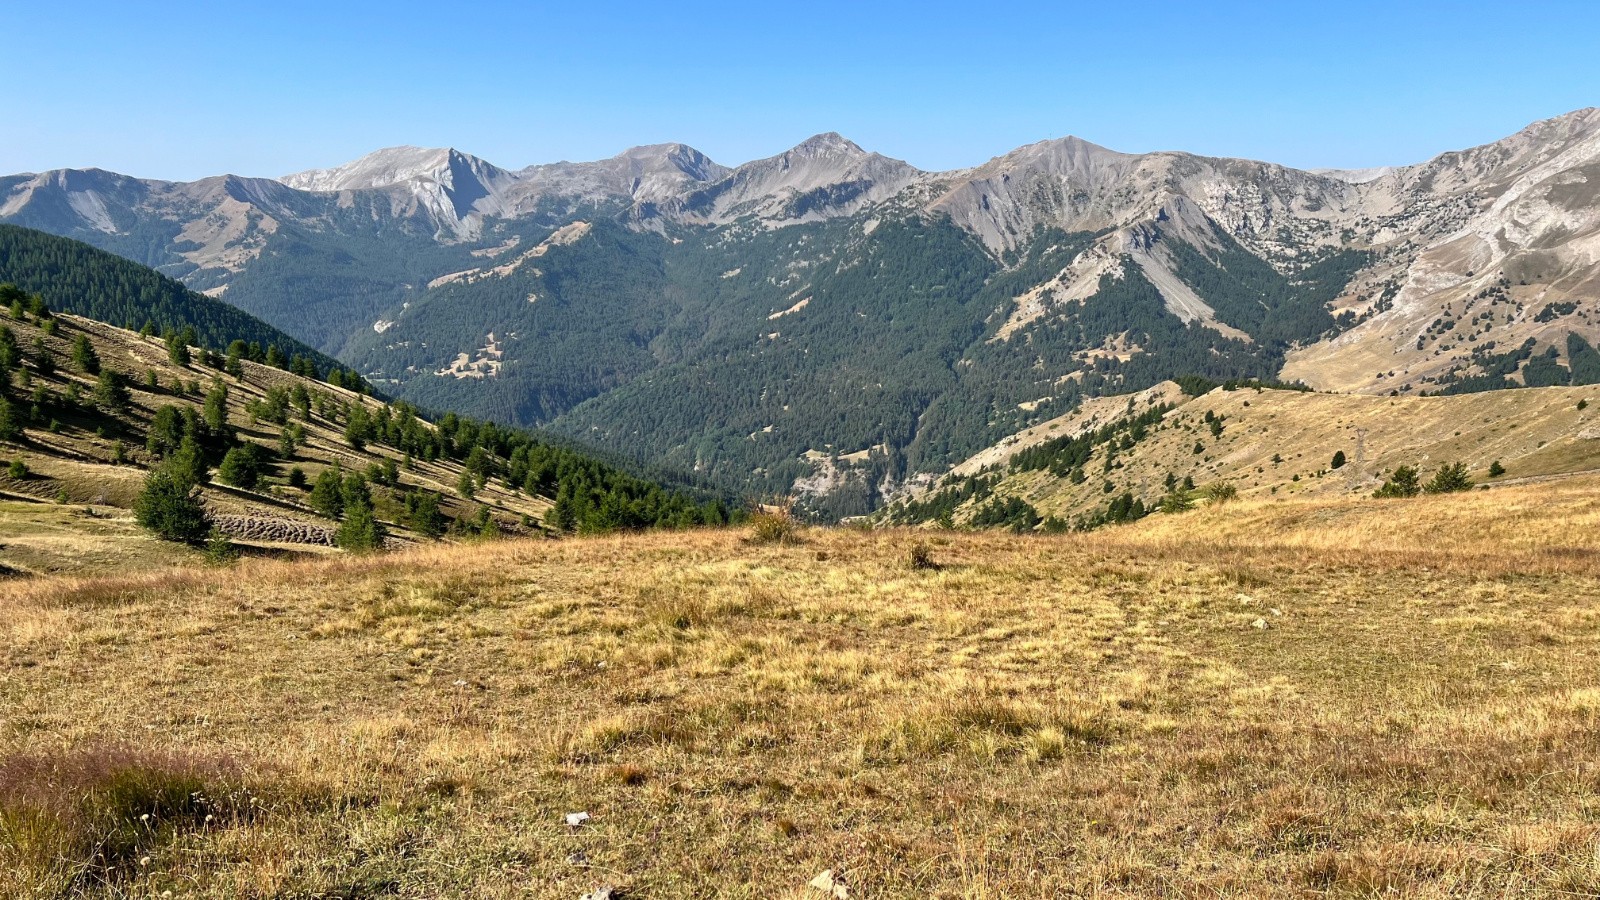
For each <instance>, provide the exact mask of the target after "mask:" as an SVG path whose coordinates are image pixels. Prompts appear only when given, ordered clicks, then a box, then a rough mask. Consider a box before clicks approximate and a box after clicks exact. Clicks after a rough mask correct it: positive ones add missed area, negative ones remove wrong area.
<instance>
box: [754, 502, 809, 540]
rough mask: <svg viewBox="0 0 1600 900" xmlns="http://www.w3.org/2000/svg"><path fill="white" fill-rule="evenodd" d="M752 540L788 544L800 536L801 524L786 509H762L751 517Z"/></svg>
mask: <svg viewBox="0 0 1600 900" xmlns="http://www.w3.org/2000/svg"><path fill="white" fill-rule="evenodd" d="M750 528H751V531H750V541H751V542H752V543H756V544H786V543H789V542H791V541H794V540H796V539H797V537H798V532H799V526H798V525H797V524H796V523H795V520H794V517H793V516H790V515H789V513H788V512H784V511H777V512H773V511H765V510H764V511H762V512H758V513H756V514H755V515H753V516H751V517H750Z"/></svg>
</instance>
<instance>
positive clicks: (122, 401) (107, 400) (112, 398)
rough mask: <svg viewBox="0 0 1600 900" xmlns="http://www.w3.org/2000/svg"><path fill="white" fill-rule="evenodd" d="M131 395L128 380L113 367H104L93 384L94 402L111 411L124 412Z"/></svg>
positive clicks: (131, 397)
mask: <svg viewBox="0 0 1600 900" xmlns="http://www.w3.org/2000/svg"><path fill="white" fill-rule="evenodd" d="M132 399H133V395H132V394H130V393H129V392H128V380H127V379H126V378H125V377H123V375H122V373H121V372H118V371H116V370H115V369H104V370H102V371H101V372H100V378H99V379H98V380H97V381H96V382H95V386H94V402H95V403H97V404H99V405H100V407H101V408H102V409H106V410H110V411H111V412H125V411H126V410H127V409H128V405H129V403H131V402H132Z"/></svg>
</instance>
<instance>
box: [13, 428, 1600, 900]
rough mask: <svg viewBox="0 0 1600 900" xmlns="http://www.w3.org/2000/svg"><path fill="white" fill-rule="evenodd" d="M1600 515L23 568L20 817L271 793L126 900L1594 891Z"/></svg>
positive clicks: (1472, 503)
mask: <svg viewBox="0 0 1600 900" xmlns="http://www.w3.org/2000/svg"><path fill="white" fill-rule="evenodd" d="M1240 399H1243V398H1242V397H1241V398H1240ZM1254 408H1255V406H1254V404H1253V405H1252V409H1254ZM1242 430H1243V429H1241V431H1242ZM1597 490H1600V479H1596V478H1594V477H1576V478H1571V479H1566V480H1563V481H1560V482H1556V483H1549V484H1527V485H1521V486H1511V487H1505V488H1501V489H1497V490H1495V491H1491V492H1474V493H1471V494H1465V495H1450V496H1441V497H1425V498H1418V499H1415V500H1408V501H1388V502H1380V501H1373V500H1367V499H1356V498H1347V497H1327V498H1301V499H1299V500H1296V501H1292V502H1280V501H1275V500H1241V501H1239V502H1237V503H1234V504H1229V505H1225V506H1221V507H1215V508H1208V509H1204V510H1198V511H1195V512H1192V513H1189V514H1185V515H1180V516H1162V517H1154V518H1151V519H1148V520H1145V521H1143V522H1140V523H1137V524H1135V525H1131V526H1125V527H1117V528H1108V529H1104V530H1101V531H1097V532H1093V533H1089V534H1082V535H1069V536H1061V537H1015V536H1011V535H1005V534H995V533H986V534H975V533H963V532H934V533H928V532H911V531H896V530H887V531H877V532H861V531H815V532H806V533H804V534H803V535H802V540H801V541H800V542H799V543H794V544H788V545H765V546H756V545H751V544H749V543H747V542H746V541H745V540H744V539H743V537H742V536H741V535H740V534H739V533H738V532H699V533H679V534H643V535H633V536H623V537H607V538H594V539H576V540H570V541H561V542H555V543H550V542H530V541H504V542H496V543H490V544H478V545H472V546H470V547H450V548H445V547H439V546H425V547H418V548H416V549H413V550H410V551H406V552H403V553H398V554H391V555H386V556H379V557H367V558H354V557H335V558H328V559H322V560H312V561H303V562H294V563H290V562H283V561H272V560H248V561H245V562H243V563H241V564H239V565H238V567H236V568H234V569H229V570H194V569H190V570H176V571H165V572H156V573H152V574H147V575H122V576H112V577H102V578H87V579H68V578H51V579H38V580H31V581H14V582H11V583H9V584H8V585H6V586H4V587H3V588H0V592H3V593H0V659H4V660H5V667H4V669H3V670H0V671H3V672H4V676H3V677H0V710H3V711H4V712H3V713H0V809H4V810H7V811H8V812H9V813H10V814H11V815H12V816H13V819H14V818H15V816H16V812H15V811H16V810H17V809H19V808H24V807H26V802H25V801H26V798H27V797H29V796H33V797H35V799H36V801H37V798H38V797H39V796H41V795H40V793H39V792H38V791H37V790H34V791H33V793H32V794H30V793H29V789H26V788H21V787H18V781H17V779H16V778H15V777H14V776H13V777H12V778H11V780H10V781H8V780H7V773H8V772H15V771H19V770H18V769H17V766H18V765H19V763H18V762H17V761H18V760H23V761H24V762H25V761H26V760H28V759H30V758H34V757H37V756H39V755H50V757H51V758H52V759H57V758H59V759H65V760H71V759H73V758H74V757H71V756H65V757H57V756H56V754H57V753H58V751H60V750H62V749H64V748H72V747H78V748H83V747H94V746H97V745H99V744H101V743H103V742H106V741H117V740H126V739H129V738H130V736H132V738H133V739H135V740H137V741H139V742H140V743H141V744H142V745H144V746H147V747H149V748H154V749H160V748H170V749H172V750H174V751H176V752H178V753H179V754H186V755H187V756H181V755H180V756H178V757H173V758H171V759H172V760H180V761H181V760H182V759H185V758H187V759H189V760H190V761H191V762H190V763H189V765H190V766H191V768H196V769H199V770H202V771H204V770H205V767H206V766H207V765H211V766H212V767H213V768H214V769H216V771H217V772H218V773H220V774H215V775H213V776H212V777H213V780H214V781H216V782H217V783H218V784H219V785H234V786H236V787H238V788H239V789H240V790H241V791H243V792H245V793H247V794H248V796H249V800H248V802H245V801H235V802H234V805H233V806H231V807H227V809H228V812H227V813H226V814H221V815H219V817H218V818H217V819H216V820H215V821H213V822H211V823H208V824H194V825H192V826H191V827H189V828H187V829H182V830H179V831H178V832H177V833H176V834H168V835H166V836H165V837H164V838H162V839H159V840H157V839H150V840H147V841H146V842H145V843H144V844H143V845H141V847H140V849H139V850H137V851H136V852H135V856H137V855H138V854H141V853H142V854H144V855H145V857H146V858H147V862H145V864H143V865H140V864H139V863H137V862H136V861H130V862H127V863H126V864H125V865H123V866H122V867H121V869H120V871H123V872H125V873H128V874H126V875H125V876H124V878H125V880H123V881H122V882H120V883H119V886H118V887H117V888H116V890H117V891H121V892H124V893H122V894H119V895H126V896H156V895H160V894H161V892H162V891H164V890H169V889H170V890H173V891H174V893H175V894H176V895H180V896H182V895H201V896H217V897H226V896H316V895H329V894H332V895H337V896H374V895H378V894H386V893H397V894H400V895H403V896H429V897H525V896H535V897H564V898H571V897H576V896H578V895H579V894H580V893H583V892H585V891H587V890H590V889H591V888H593V887H595V886H597V885H600V884H604V883H611V884H617V885H622V886H624V887H626V888H628V889H629V891H630V893H632V894H633V895H635V896H645V897H691V896H692V897H705V896H739V897H744V896H795V897H798V896H822V895H821V894H818V893H816V892H812V891H808V890H806V889H804V887H803V886H804V885H805V884H806V882H807V881H809V880H810V879H811V878H813V877H814V876H815V875H816V874H817V873H818V872H819V871H821V870H823V869H825V868H833V869H836V870H837V869H841V868H842V869H843V870H845V871H846V872H847V873H848V874H847V877H848V879H849V882H850V884H851V885H852V893H851V896H855V897H889V896H923V895H927V896H940V897H945V896H948V897H955V896H963V897H1011V896H1060V895H1064V894H1072V893H1076V894H1080V895H1098V894H1105V895H1140V896H1196V897H1213V896H1219V895H1220V896H1234V897H1244V896H1249V897H1261V896H1307V895H1313V896H1321V895H1325V894H1334V895H1362V894H1370V893H1374V892H1383V891H1386V890H1393V891H1396V892H1399V893H1403V894H1404V895H1406V896H1420V897H1444V896H1450V897H1498V896H1560V895H1563V893H1564V892H1573V893H1577V894H1583V895H1592V894H1593V893H1594V892H1595V891H1596V890H1597V889H1600V865H1597V863H1596V857H1595V854H1594V846H1595V842H1596V839H1597V838H1600V826H1597V825H1596V821H1597V819H1596V816H1597V813H1600V809H1597V807H1596V800H1595V796H1596V788H1597V786H1600V784H1597V782H1596V775H1595V773H1596V772H1597V771H1600V768H1597V767H1600V742H1597V741H1596V740H1595V737H1596V728H1597V726H1600V675H1597V672H1600V670H1597V668H1596V666H1595V659H1596V655H1597V654H1600V630H1597V628H1596V625H1597V624H1600V607H1596V605H1595V602H1594V599H1593V598H1595V597H1596V596H1600V555H1597V553H1596V551H1600V529H1597V528H1596V527H1595V526H1596V525H1597V524H1600V500H1597V499H1596V497H1597V496H1600V493H1597ZM924 540H925V541H929V542H930V546H931V551H932V556H933V558H934V560H935V561H937V562H938V563H940V564H942V566H943V568H942V569H940V570H937V571H928V570H915V569H913V568H912V567H911V566H910V565H909V563H908V558H909V550H910V548H911V546H912V545H913V544H914V543H916V542H919V541H924ZM1257 622H1259V623H1260V624H1262V625H1265V626H1266V627H1264V628H1263V627H1257ZM216 754H221V755H220V756H218V755H216ZM101 756H105V753H104V752H102V753H101ZM215 759H226V760H229V761H230V762H229V763H228V764H227V765H225V766H224V765H221V764H217V763H207V762H205V761H206V760H215ZM50 765H68V763H51V764H50ZM169 765H178V763H177V762H171V761H170V760H169ZM86 771H91V772H92V771H99V770H98V769H95V768H94V767H93V766H90V767H88V768H87V769H86ZM87 777H89V776H83V778H87ZM81 780H82V778H80V781H81ZM42 796H44V798H45V799H44V800H42V801H37V803H39V804H42V805H43V806H46V807H48V805H49V803H50V802H51V801H50V799H49V797H50V795H49V793H48V791H46V792H44V794H43V795H42ZM74 796H77V795H76V794H75V795H74ZM230 796H234V797H239V796H244V794H243V793H241V794H234V795H230ZM19 797H20V798H23V799H20V800H19V799H18V798H19ZM56 802H58V803H61V802H64V801H56ZM224 807H226V804H223V803H219V804H218V809H219V811H220V810H222V809H223V808H224ZM579 810H585V811H588V812H589V813H590V814H591V815H592V816H593V818H592V820H591V821H590V822H589V823H588V824H587V825H585V826H583V827H581V828H576V829H569V828H567V827H566V826H565V825H564V824H563V815H564V814H565V813H568V812H575V811H579ZM47 831H48V829H44V830H38V829H36V830H35V832H32V833H34V834H35V835H36V836H37V834H38V833H42V832H47ZM7 852H11V853H13V854H16V853H17V852H18V851H16V850H15V849H12V850H9V851H8V850H7V849H6V846H5V845H4V844H0V854H4V853H7ZM20 862H23V863H27V860H26V859H23V860H20ZM18 863H19V860H18V859H17V858H15V856H14V857H13V858H12V859H6V860H0V873H5V872H24V873H25V872H26V871H28V870H27V869H26V868H22V869H19V868H17V864H18ZM133 873H137V874H133ZM3 877H6V876H5V875H3V874H0V878H3ZM18 889H19V886H18V885H15V884H13V885H10V886H7V885H0V892H5V891H10V892H13V893H14V892H16V891H17V890H18ZM107 893H109V892H107Z"/></svg>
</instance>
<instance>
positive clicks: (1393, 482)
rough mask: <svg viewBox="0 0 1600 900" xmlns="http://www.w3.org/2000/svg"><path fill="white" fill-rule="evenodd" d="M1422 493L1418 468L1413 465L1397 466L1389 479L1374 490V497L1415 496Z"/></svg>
mask: <svg viewBox="0 0 1600 900" xmlns="http://www.w3.org/2000/svg"><path fill="white" fill-rule="evenodd" d="M1420 493H1422V484H1421V482H1420V481H1419V480H1418V474H1417V470H1416V469H1415V468H1413V467H1411V466H1397V467H1395V470H1394V472H1392V473H1390V475H1389V477H1388V479H1387V480H1385V481H1384V482H1383V484H1382V485H1381V486H1380V487H1379V488H1378V489H1377V490H1376V491H1374V492H1373V494H1372V496H1374V497H1415V496H1416V495H1418V494H1420Z"/></svg>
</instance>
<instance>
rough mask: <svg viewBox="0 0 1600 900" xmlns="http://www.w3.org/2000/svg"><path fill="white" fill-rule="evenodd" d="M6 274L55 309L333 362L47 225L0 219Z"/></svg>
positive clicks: (0, 274) (0, 275)
mask: <svg viewBox="0 0 1600 900" xmlns="http://www.w3.org/2000/svg"><path fill="white" fill-rule="evenodd" d="M0 282H9V283H14V284H15V285H17V286H18V287H19V288H20V289H21V290H22V291H24V292H27V293H31V294H37V295H39V296H41V297H42V298H43V300H44V301H45V302H46V303H48V304H49V306H50V307H52V308H54V309H58V310H61V311H62V312H70V313H75V314H77V315H80V316H85V317H88V318H91V319H98V320H99V321H101V322H115V323H121V322H139V321H147V322H150V323H151V331H152V332H155V331H156V330H158V329H159V330H160V331H169V330H171V331H179V330H182V329H183V328H185V327H192V328H193V329H194V330H195V334H196V336H197V343H200V344H202V345H204V346H210V347H222V346H224V345H226V344H227V342H228V341H230V340H233V339H235V338H243V339H245V340H250V341H260V342H261V343H262V344H276V345H277V346H279V347H282V348H284V349H285V350H286V351H287V352H290V353H299V354H302V355H305V356H307V357H309V358H312V359H314V360H315V361H316V363H317V364H318V365H321V366H328V365H331V364H332V362H333V361H332V360H331V359H329V358H328V357H326V356H324V355H322V354H321V353H318V352H317V351H315V350H313V349H311V348H310V347H308V346H306V345H305V344H303V343H301V342H299V341H297V340H295V339H294V338H292V337H289V336H288V335H287V334H284V333H283V332H281V331H279V330H277V329H276V328H273V327H271V326H270V325H267V324H265V323H264V322H262V321H260V320H259V319H256V318H253V317H252V316H250V315H248V314H246V313H244V312H241V311H240V310H239V309H238V308H236V307H234V306H231V305H229V304H227V303H224V302H222V301H220V300H216V299H213V298H211V297H207V296H205V295H204V294H199V293H195V292H194V291H191V290H189V289H188V288H185V287H184V286H183V285H181V284H179V283H178V282H176V281H173V280H172V279H170V278H167V277H165V276H163V275H160V274H158V273H156V272H154V271H152V270H150V269H147V268H145V267H144V266H141V265H139V264H137V263H133V262H129V261H128V260H126V259H123V258H122V257H121V256H115V255H113V254H111V253H107V252H104V251H102V250H97V249H95V248H94V247H91V246H89V245H88V244H84V243H80V242H78V241H74V240H70V239H67V238H61V237H56V236H54V235H49V234H45V233H44V232H42V231H34V230H32V229H28V228H19V227H17V226H15V225H0ZM35 315H37V313H35Z"/></svg>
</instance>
